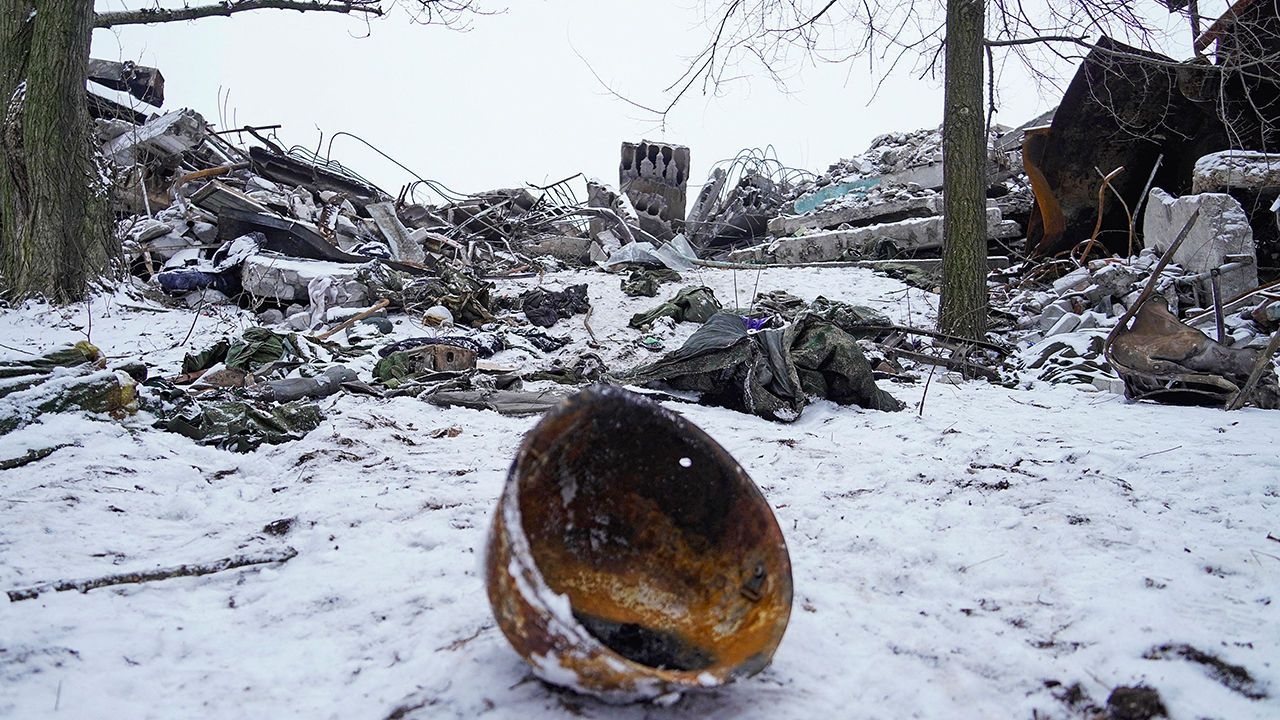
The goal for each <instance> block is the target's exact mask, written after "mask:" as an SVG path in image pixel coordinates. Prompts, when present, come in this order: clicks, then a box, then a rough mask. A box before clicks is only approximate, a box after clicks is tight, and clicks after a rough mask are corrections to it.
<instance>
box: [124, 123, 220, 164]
mask: <svg viewBox="0 0 1280 720" xmlns="http://www.w3.org/2000/svg"><path fill="white" fill-rule="evenodd" d="M204 137H205V122H204V118H203V117H201V116H200V114H199V113H197V112H196V111H194V110H187V109H183V110H175V111H173V112H171V113H167V114H165V115H161V116H160V117H158V118H155V119H153V120H149V121H147V123H146V124H144V125H142V126H141V127H138V128H136V129H134V130H131V131H129V132H126V133H124V134H123V135H120V136H119V137H117V138H116V139H114V140H112V141H110V142H108V143H107V144H106V145H103V147H102V154H103V155H106V156H107V157H108V158H111V160H112V161H114V162H115V163H116V164H117V165H132V164H134V163H135V162H137V161H138V160H139V159H141V157H140V155H141V154H142V153H149V154H151V155H157V156H160V157H169V156H172V155H177V154H178V153H182V152H186V151H188V150H191V149H192V148H194V147H196V146H197V145H199V144H200V143H201V141H203V140H204Z"/></svg>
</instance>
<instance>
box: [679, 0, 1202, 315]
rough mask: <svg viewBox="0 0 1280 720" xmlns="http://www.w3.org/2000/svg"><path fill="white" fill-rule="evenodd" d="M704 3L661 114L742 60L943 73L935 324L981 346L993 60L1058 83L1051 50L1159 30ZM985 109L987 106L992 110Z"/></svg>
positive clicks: (1048, 15) (946, 11) (1079, 3)
mask: <svg viewBox="0 0 1280 720" xmlns="http://www.w3.org/2000/svg"><path fill="white" fill-rule="evenodd" d="M1169 1H1170V2H1176V0H1169ZM704 7H706V8H707V19H708V22H709V24H710V27H711V35H710V38H709V40H708V42H707V44H706V45H705V46H704V47H703V49H702V51H701V52H700V53H698V54H697V55H696V56H695V57H694V58H693V60H692V61H691V63H690V64H689V67H688V71H687V72H686V73H685V74H684V75H683V76H681V77H680V78H679V79H678V81H677V82H676V83H675V84H673V85H672V86H671V88H669V90H670V92H671V94H672V99H671V102H670V104H669V105H668V106H667V107H666V108H663V109H660V110H659V112H663V113H665V112H667V111H670V109H671V108H672V107H674V105H675V104H676V103H678V102H679V101H680V100H681V98H682V97H684V96H685V95H686V94H688V93H689V92H691V91H695V90H698V89H701V91H703V92H712V91H717V90H721V89H722V88H723V87H724V86H725V85H726V84H727V83H729V82H731V81H732V80H733V79H734V78H735V77H737V76H738V75H739V74H740V73H741V72H742V70H741V67H742V65H743V64H744V63H755V64H756V65H758V68H759V69H761V70H762V71H763V72H764V73H766V74H767V75H768V76H770V77H772V78H773V79H774V80H775V81H777V82H779V83H782V82H783V73H784V72H786V71H787V70H788V69H789V68H790V67H792V66H793V65H794V64H796V63H799V62H835V63H843V62H851V61H865V62H866V63H867V64H868V68H869V69H870V71H871V72H872V73H874V74H876V75H879V77H880V78H881V82H884V79H885V78H887V77H888V76H889V75H890V74H891V73H893V72H894V71H895V70H898V69H905V68H906V66H908V65H909V66H910V69H911V70H912V71H913V72H916V73H919V74H920V75H921V76H925V75H936V74H937V73H938V72H939V71H941V73H942V76H943V78H944V88H945V101H944V119H943V147H944V156H945V162H946V165H945V166H944V175H945V180H944V183H945V184H944V188H943V192H944V195H945V200H944V203H945V205H944V212H945V217H944V232H945V235H946V244H945V246H944V248H943V287H942V306H941V311H940V318H939V320H940V325H941V329H942V330H943V331H944V332H947V333H949V334H954V335H960V336H964V337H971V338H975V339H976V338H980V337H981V336H982V335H983V334H984V333H985V328H986V322H987V293H986V264H985V262H986V261H985V257H986V222H985V210H984V204H985V199H984V190H985V187H986V177H985V171H986V139H985V133H984V130H983V127H984V124H989V121H990V117H991V114H990V113H991V111H993V110H994V103H995V100H996V92H995V82H994V77H993V72H994V68H995V67H997V66H998V64H999V62H998V60H997V57H996V56H997V53H1003V54H1012V55H1013V56H1014V58H1016V59H1020V60H1022V61H1023V64H1024V66H1025V68H1026V69H1027V70H1028V71H1029V72H1031V73H1032V74H1033V75H1034V76H1036V77H1038V78H1040V79H1044V80H1052V79H1053V78H1052V77H1051V76H1050V75H1048V74H1045V73H1043V72H1042V71H1041V69H1040V68H1042V67H1043V65H1044V60H1045V57H1046V55H1045V54H1046V53H1047V56H1048V57H1050V58H1059V59H1067V60H1071V59H1073V53H1075V54H1077V55H1078V53H1079V52H1080V51H1082V50H1087V49H1089V48H1091V47H1092V45H1093V43H1092V42H1091V40H1090V38H1092V37H1096V36H1097V35H1099V34H1109V35H1112V36H1116V37H1119V38H1122V39H1124V40H1126V41H1127V42H1131V43H1134V44H1137V45H1140V46H1143V47H1147V46H1150V45H1152V44H1154V43H1155V42H1156V41H1157V40H1158V39H1159V34H1158V33H1157V32H1156V31H1155V30H1154V28H1156V27H1157V24H1156V23H1154V22H1152V21H1151V20H1149V19H1147V18H1146V17H1144V16H1143V15H1142V14H1141V13H1139V12H1138V11H1137V10H1135V9H1134V4H1133V3H1131V2H1127V1H1126V0H1066V2H1054V3H1052V4H1049V3H1045V4H1043V5H1036V4H1032V3H1030V2H1025V3H1024V2H1022V0H992V1H991V2H990V3H987V2H984V1H983V0H946V1H945V3H944V2H938V1H935V2H926V1H924V0H918V1H912V2H904V3H897V2H891V1H889V0H723V1H722V2H720V3H719V4H718V6H712V5H710V4H708V5H705V6H704ZM1192 12H1197V13H1198V10H1194V11H1192ZM1196 17H1197V18H1198V15H1197V16H1196ZM1196 22H1198V20H1197V21H1196ZM988 33H989V36H988ZM984 55H985V59H986V61H987V65H988V68H987V72H986V73H984V71H983V59H984ZM1001 59H1003V57H1002V58H1001ZM984 79H986V80H987V83H986V86H985V89H986V91H987V92H986V96H987V97H986V102H985V103H984V100H983V95H984V92H983V90H984ZM984 104H989V105H990V106H991V107H989V108H988V112H987V113H983V111H982V110H983V105H984ZM984 116H985V120H986V123H984Z"/></svg>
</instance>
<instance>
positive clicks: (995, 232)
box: [768, 208, 1022, 263]
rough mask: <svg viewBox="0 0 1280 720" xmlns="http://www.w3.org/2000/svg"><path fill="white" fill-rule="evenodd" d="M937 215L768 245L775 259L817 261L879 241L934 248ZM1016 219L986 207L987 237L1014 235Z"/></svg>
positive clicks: (869, 250) (857, 254)
mask: <svg viewBox="0 0 1280 720" xmlns="http://www.w3.org/2000/svg"><path fill="white" fill-rule="evenodd" d="M942 227H943V221H942V218H941V217H928V218H913V219H910V220H900V221H898V222H894V223H883V224H880V225H871V226H868V227H860V228H854V229H852V230H835V231H831V232H823V233H813V234H810V235H803V236H800V237H789V238H781V239H779V240H776V241H774V242H773V243H772V244H770V245H769V246H768V252H769V254H770V255H771V256H772V258H773V259H774V260H775V261H777V262H783V263H793V262H820V261H825V260H839V259H845V258H852V259H859V258H867V257H872V256H874V255H875V253H876V246H877V245H879V244H880V243H882V242H885V241H888V242H891V243H893V245H894V246H895V248H896V249H897V250H899V251H902V252H914V251H919V250H934V249H937V248H940V247H942V240H943V232H942ZM1021 230H1022V229H1021V228H1020V227H1019V226H1018V224H1017V223H1014V222H1011V221H1004V220H1001V219H1000V211H999V209H997V208H987V236H988V238H990V239H999V238H1008V237H1017V236H1018V235H1020V234H1021Z"/></svg>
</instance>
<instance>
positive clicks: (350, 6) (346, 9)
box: [94, 0, 382, 28]
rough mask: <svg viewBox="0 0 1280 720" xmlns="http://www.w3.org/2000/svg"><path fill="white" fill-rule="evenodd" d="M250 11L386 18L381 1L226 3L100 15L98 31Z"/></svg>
mask: <svg viewBox="0 0 1280 720" xmlns="http://www.w3.org/2000/svg"><path fill="white" fill-rule="evenodd" d="M250 10H297V11H299V12H336V13H344V14H347V13H365V14H368V15H381V14H382V6H381V4H380V3H379V2H378V0H350V1H349V2H325V1H324V0H223V1H222V2H218V3H214V4H212V5H196V6H186V7H182V8H161V7H154V8H143V9H140V10H117V11H113V12H100V13H98V14H97V16H96V18H95V20H94V27H99V28H109V27H119V26H121V25H151V24H155V23H166V22H177V21H181V20H199V19H201V18H207V17H230V16H231V15H234V14H235V13H241V12H248V11H250Z"/></svg>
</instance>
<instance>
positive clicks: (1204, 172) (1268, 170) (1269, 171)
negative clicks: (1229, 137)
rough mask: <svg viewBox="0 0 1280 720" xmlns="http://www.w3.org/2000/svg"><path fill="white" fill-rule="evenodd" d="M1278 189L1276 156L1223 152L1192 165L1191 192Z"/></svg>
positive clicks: (1279, 177) (1279, 173) (1278, 157)
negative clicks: (1243, 188)
mask: <svg viewBox="0 0 1280 720" xmlns="http://www.w3.org/2000/svg"><path fill="white" fill-rule="evenodd" d="M1276 186H1280V154H1275V153H1264V152H1257V151H1254V150H1223V151H1222V152H1216V153H1210V154H1208V155H1205V156H1204V157H1202V158H1200V159H1199V160H1197V161H1196V166H1195V169H1194V170H1193V171H1192V173H1191V192H1193V193H1205V192H1226V191H1227V190H1229V189H1231V188H1240V187H1246V188H1265V187H1276Z"/></svg>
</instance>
